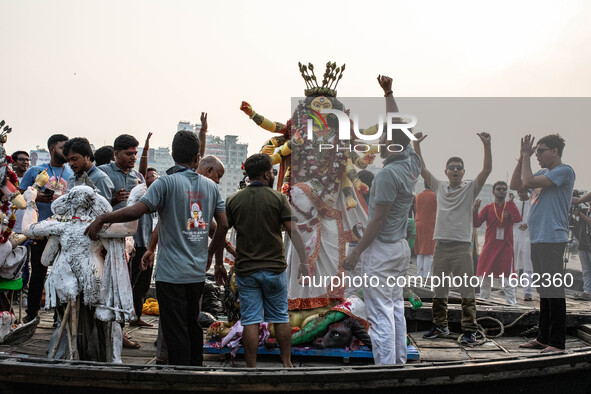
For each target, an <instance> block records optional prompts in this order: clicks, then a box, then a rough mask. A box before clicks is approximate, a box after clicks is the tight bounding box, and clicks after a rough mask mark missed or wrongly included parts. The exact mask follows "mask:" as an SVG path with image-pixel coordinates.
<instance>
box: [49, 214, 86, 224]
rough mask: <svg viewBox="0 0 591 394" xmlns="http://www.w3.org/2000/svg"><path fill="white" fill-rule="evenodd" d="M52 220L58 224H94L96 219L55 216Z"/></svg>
mask: <svg viewBox="0 0 591 394" xmlns="http://www.w3.org/2000/svg"><path fill="white" fill-rule="evenodd" d="M51 218H52V219H55V220H57V221H58V222H87V223H92V222H93V221H94V218H92V217H90V216H72V215H53V216H52V217H51Z"/></svg>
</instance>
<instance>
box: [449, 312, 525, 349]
mask: <svg viewBox="0 0 591 394" xmlns="http://www.w3.org/2000/svg"><path fill="white" fill-rule="evenodd" d="M535 312H536V310H531V311H527V312H524V313H522V314H521V315H520V316H519V317H517V319H515V320H513V322H512V323H511V324H508V325H504V324H503V323H502V322H501V321H500V320H499V319H495V318H494V317H491V316H483V317H479V318H478V319H476V323H478V322H480V321H484V320H489V321H492V322H494V323H496V324H497V325H498V327H487V328H484V327H482V325H480V324H478V330H477V331H476V336H477V337H478V336H479V335H481V336H482V339H480V340H477V341H476V343H474V345H472V346H480V345H482V344H484V343H486V342H488V341H490V338H499V337H501V336H503V334H505V329H506V328H511V327H513V326H514V325H515V324H517V322H518V321H519V320H521V319H523V318H524V317H526V316H529V315H531V314H533V313H535ZM491 330H499V332H498V333H497V334H495V335H488V332H489V331H491ZM461 338H462V335H460V336H459V337H458V343H460V340H461Z"/></svg>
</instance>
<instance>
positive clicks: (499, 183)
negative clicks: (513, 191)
mask: <svg viewBox="0 0 591 394" xmlns="http://www.w3.org/2000/svg"><path fill="white" fill-rule="evenodd" d="M497 185H505V187H506V188H507V189H508V188H509V186H508V185H507V182H505V181H496V182H495V184H494V185H493V190H495V189H496V188H497Z"/></svg>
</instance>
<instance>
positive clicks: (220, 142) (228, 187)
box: [205, 135, 248, 199]
mask: <svg viewBox="0 0 591 394" xmlns="http://www.w3.org/2000/svg"><path fill="white" fill-rule="evenodd" d="M205 154H206V155H212V156H216V157H217V158H218V159H220V160H221V161H222V163H224V166H225V167H226V172H225V173H224V176H223V178H222V180H221V181H220V193H221V194H222V198H224V199H225V198H226V197H228V196H231V195H232V194H234V193H235V192H236V191H237V190H238V185H239V184H240V181H241V180H242V178H243V177H244V175H243V171H242V163H244V162H245V161H246V157H247V156H248V144H241V143H238V136H235V135H227V136H226V137H225V138H220V137H216V136H212V135H208V136H207V140H206V145H205Z"/></svg>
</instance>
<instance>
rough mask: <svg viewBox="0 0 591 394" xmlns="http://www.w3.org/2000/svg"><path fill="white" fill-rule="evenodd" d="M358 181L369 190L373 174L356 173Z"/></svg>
mask: <svg viewBox="0 0 591 394" xmlns="http://www.w3.org/2000/svg"><path fill="white" fill-rule="evenodd" d="M357 176H358V177H359V180H360V181H361V182H363V183H365V184H366V185H367V187H369V188H370V189H371V184H372V183H373V179H374V177H375V176H374V174H373V172H371V171H367V170H361V171H359V172H358V173H357Z"/></svg>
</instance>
